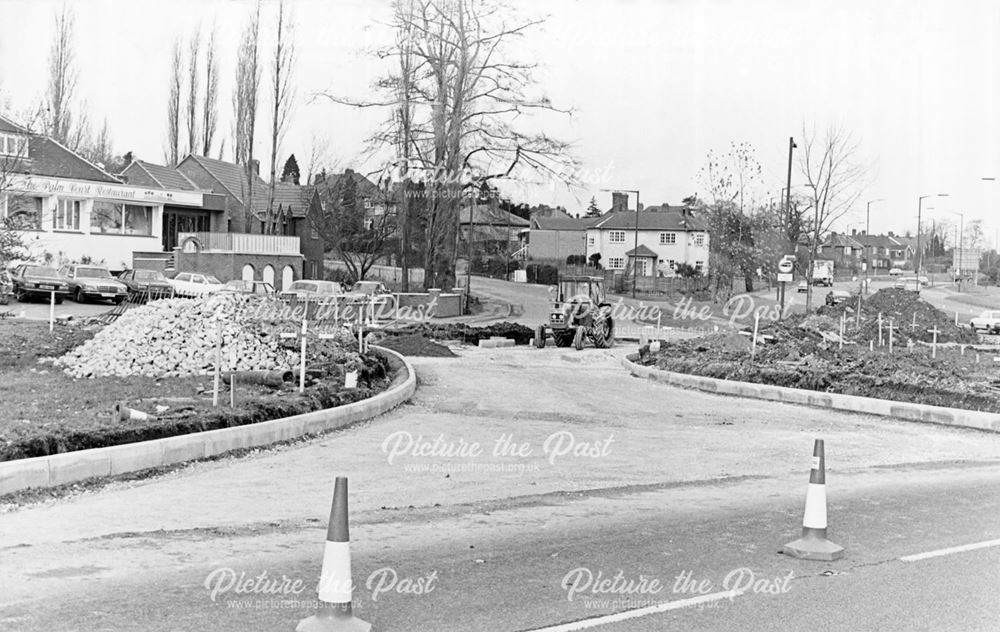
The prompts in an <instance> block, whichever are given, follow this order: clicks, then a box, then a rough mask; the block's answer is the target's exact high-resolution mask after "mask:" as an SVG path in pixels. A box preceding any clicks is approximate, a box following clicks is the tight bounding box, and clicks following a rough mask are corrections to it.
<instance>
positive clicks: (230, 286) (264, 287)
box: [219, 279, 274, 296]
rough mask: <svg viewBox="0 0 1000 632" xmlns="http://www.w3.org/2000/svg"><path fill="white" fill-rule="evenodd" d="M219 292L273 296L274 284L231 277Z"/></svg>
mask: <svg viewBox="0 0 1000 632" xmlns="http://www.w3.org/2000/svg"><path fill="white" fill-rule="evenodd" d="M219 291H220V292H234V293H236V294H253V295H255V296H274V286H273V285H271V284H270V283H265V282H264V281H244V280H243V279H233V280H232V281H226V284H225V285H223V286H222V289H221V290H219Z"/></svg>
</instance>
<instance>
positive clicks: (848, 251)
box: [844, 246, 851, 257]
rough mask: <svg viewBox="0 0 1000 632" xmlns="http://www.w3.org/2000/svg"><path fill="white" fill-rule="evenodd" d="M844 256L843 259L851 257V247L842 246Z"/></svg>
mask: <svg viewBox="0 0 1000 632" xmlns="http://www.w3.org/2000/svg"><path fill="white" fill-rule="evenodd" d="M844 256H845V257H850V256H851V247H850V246H844Z"/></svg>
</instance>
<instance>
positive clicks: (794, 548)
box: [781, 439, 844, 562]
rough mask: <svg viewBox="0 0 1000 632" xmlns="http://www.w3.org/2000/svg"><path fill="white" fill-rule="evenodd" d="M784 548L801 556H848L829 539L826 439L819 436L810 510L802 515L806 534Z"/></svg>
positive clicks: (809, 494) (825, 558) (809, 495)
mask: <svg viewBox="0 0 1000 632" xmlns="http://www.w3.org/2000/svg"><path fill="white" fill-rule="evenodd" d="M781 552H782V553H784V554H785V555H790V556H792V557H797V558H799V559H800V560H822V561H826V562H832V561H833V560H837V559H840V558H841V557H843V556H844V547H842V546H838V545H836V544H834V543H833V542H830V541H829V540H827V539H826V461H825V458H824V456H823V440H822V439H816V445H815V447H814V448H813V462H812V469H811V470H810V471H809V491H808V492H806V511H805V516H804V517H803V518H802V537H801V538H799V539H798V540H796V541H794V542H790V543H788V544H786V545H785V547H784V548H783V549H782V550H781Z"/></svg>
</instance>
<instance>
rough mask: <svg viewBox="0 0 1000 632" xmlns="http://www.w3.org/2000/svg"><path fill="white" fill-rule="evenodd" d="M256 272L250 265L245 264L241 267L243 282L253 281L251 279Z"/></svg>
mask: <svg viewBox="0 0 1000 632" xmlns="http://www.w3.org/2000/svg"><path fill="white" fill-rule="evenodd" d="M256 272H257V271H256V270H254V267H253V266H252V265H250V264H249V263H248V264H246V265H244V266H243V280H244V281H253V278H254V275H255V274H256Z"/></svg>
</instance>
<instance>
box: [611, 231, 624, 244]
mask: <svg viewBox="0 0 1000 632" xmlns="http://www.w3.org/2000/svg"><path fill="white" fill-rule="evenodd" d="M608 243H611V244H624V243H625V231H624V230H613V231H611V232H609V233H608Z"/></svg>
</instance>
